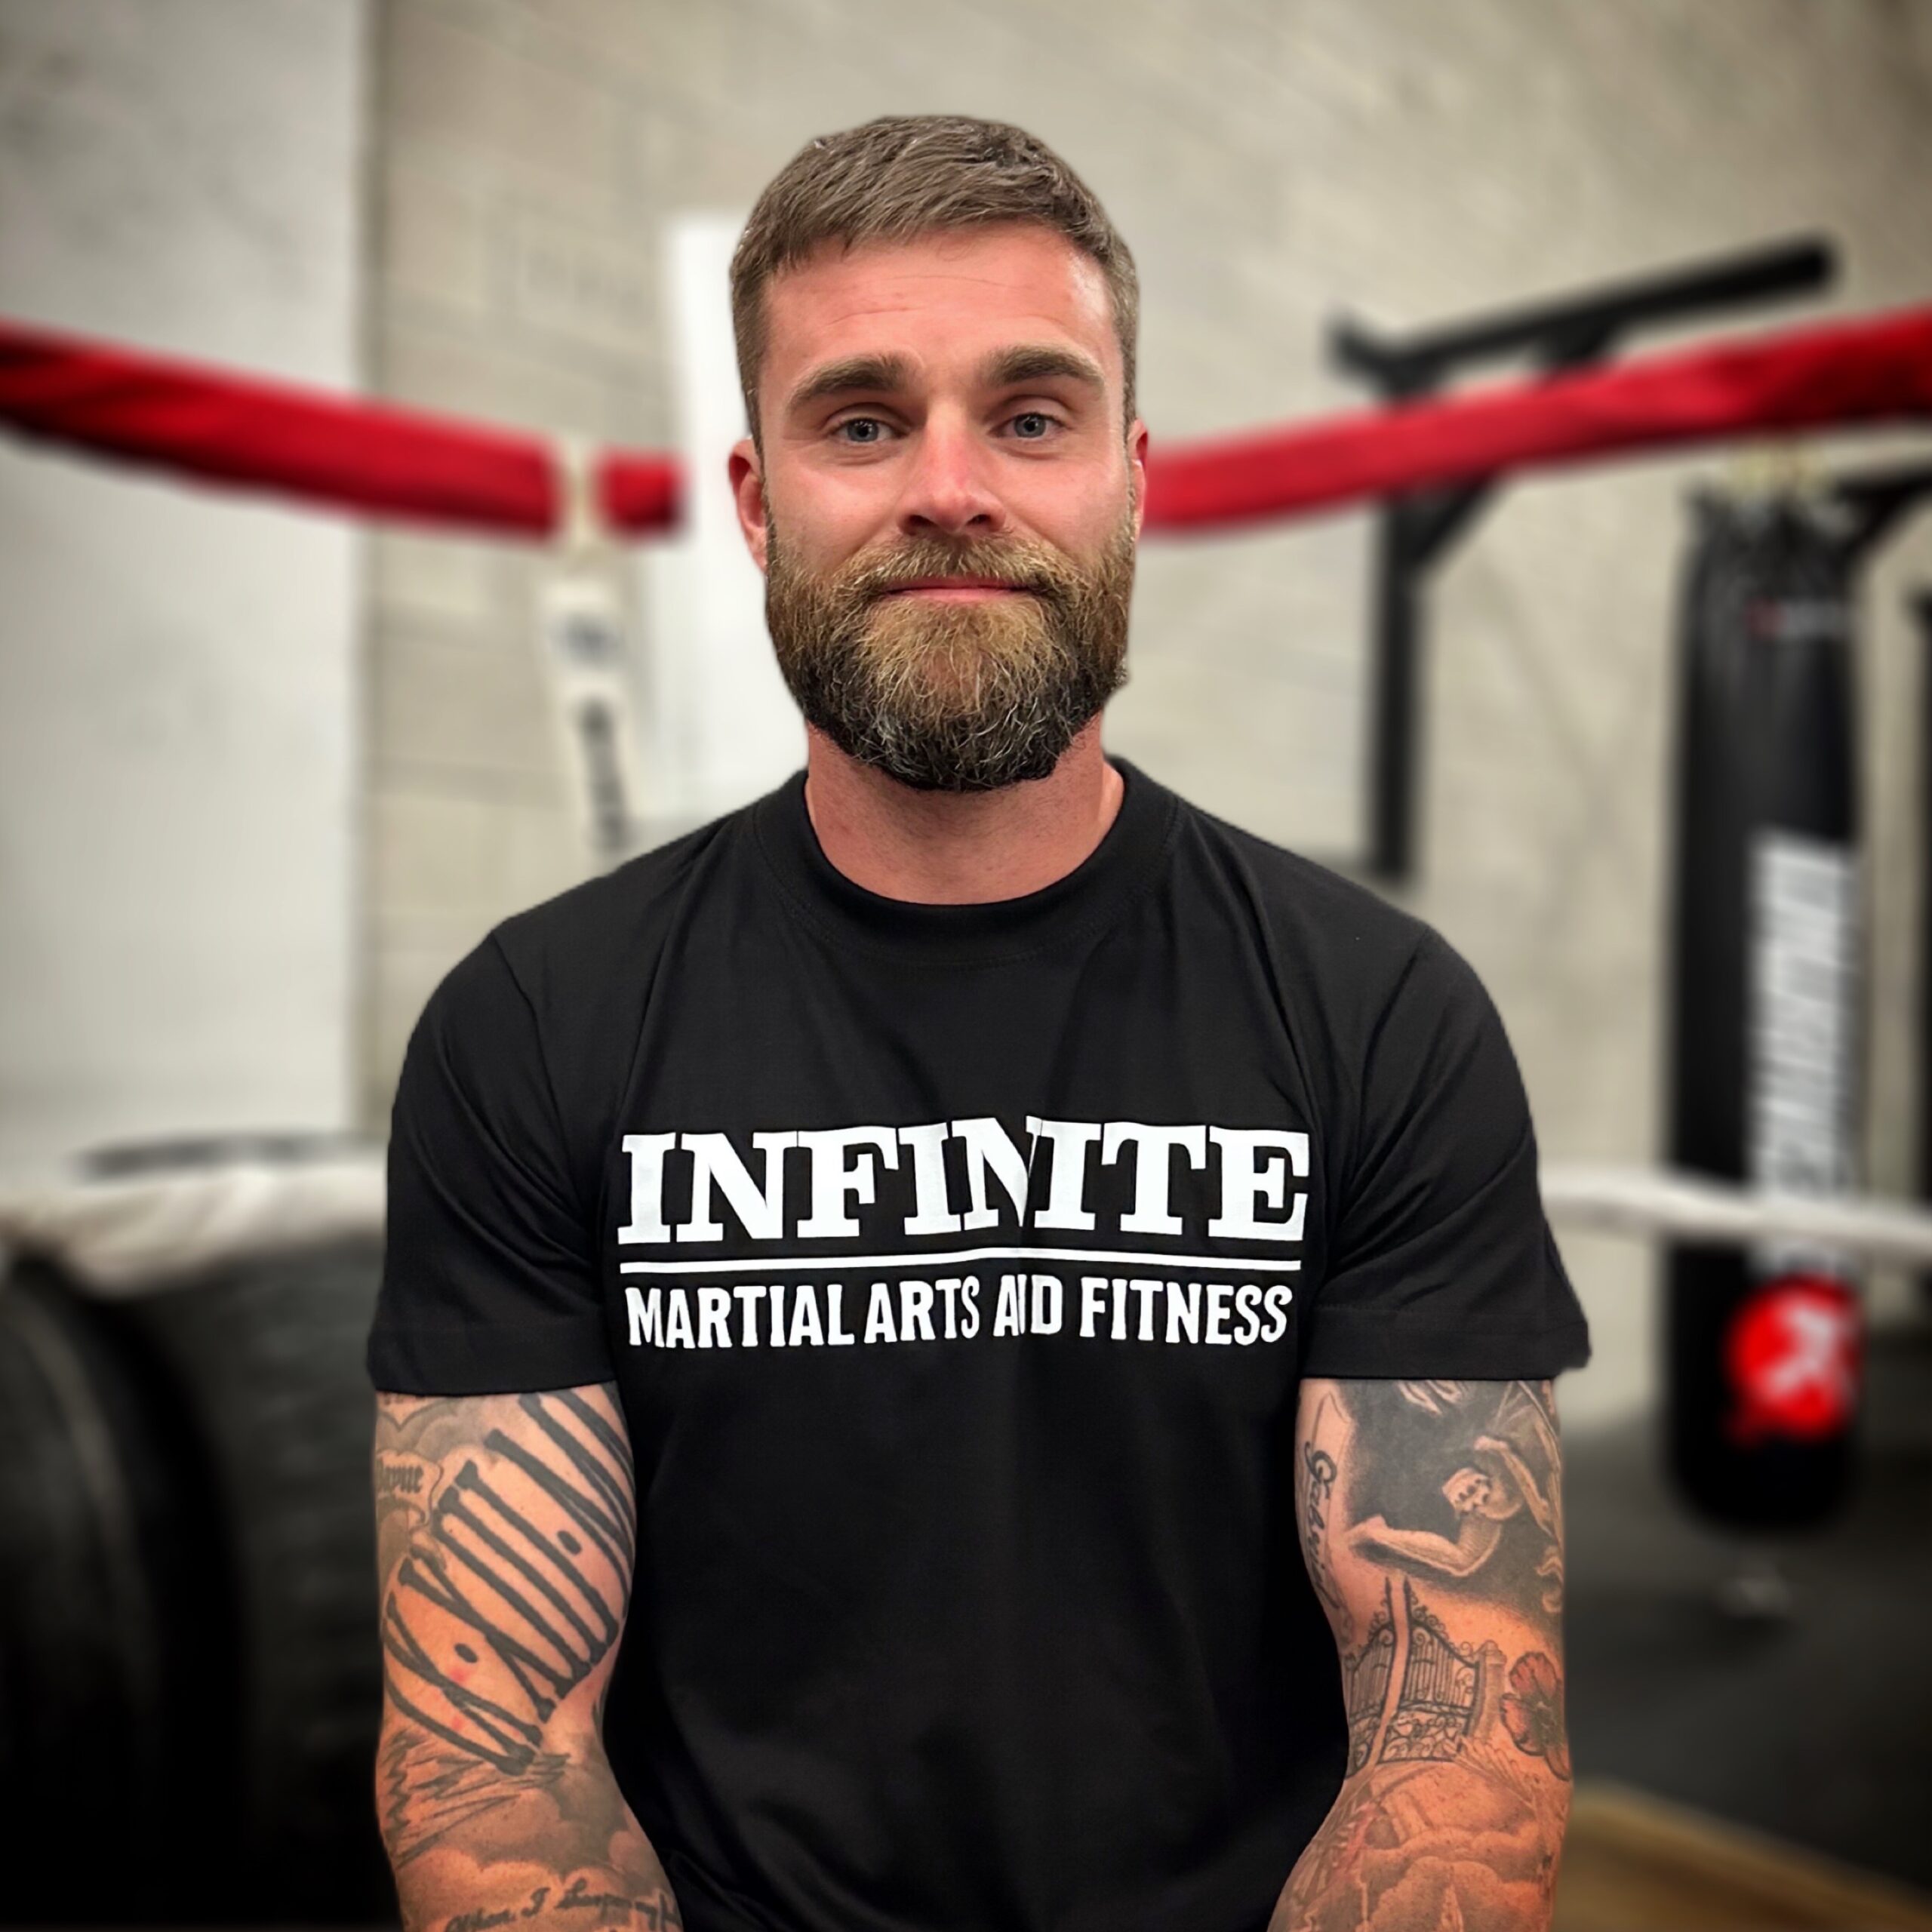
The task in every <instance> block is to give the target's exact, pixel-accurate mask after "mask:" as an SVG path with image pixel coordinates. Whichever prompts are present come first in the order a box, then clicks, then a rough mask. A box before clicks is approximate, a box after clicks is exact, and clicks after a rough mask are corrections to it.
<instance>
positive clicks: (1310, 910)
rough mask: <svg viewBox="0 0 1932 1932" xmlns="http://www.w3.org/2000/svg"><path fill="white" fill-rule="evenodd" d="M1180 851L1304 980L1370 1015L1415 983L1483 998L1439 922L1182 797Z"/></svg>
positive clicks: (1188, 866) (1304, 985)
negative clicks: (1431, 922) (1433, 923)
mask: <svg viewBox="0 0 1932 1932" xmlns="http://www.w3.org/2000/svg"><path fill="white" fill-rule="evenodd" d="M1177 804H1178V806H1179V811H1178V814H1177V817H1178V827H1177V841H1176V851H1177V858H1178V860H1179V861H1180V864H1181V866H1183V869H1184V870H1186V872H1189V873H1190V874H1192V875H1194V876H1195V878H1197V879H1198V881H1200V882H1201V884H1202V885H1203V886H1204V888H1205V889H1206V890H1207V891H1209V892H1210V893H1211V894H1214V895H1216V896H1217V897H1223V898H1224V899H1226V900H1229V901H1231V902H1232V903H1234V904H1235V905H1237V906H1239V907H1240V908H1241V909H1242V910H1244V912H1245V913H1246V914H1247V917H1248V918H1251V920H1253V921H1254V922H1255V923H1256V924H1257V928H1259V930H1260V935H1261V937H1263V940H1264V941H1265V943H1267V944H1268V945H1269V946H1270V947H1271V948H1272V949H1273V950H1274V951H1275V953H1276V955H1278V958H1279V960H1280V961H1281V965H1282V967H1283V968H1284V970H1285V971H1287V972H1288V973H1290V974H1292V976H1293V978H1294V981H1295V982H1296V983H1297V986H1298V987H1299V988H1300V989H1301V990H1303V992H1312V994H1314V995H1315V996H1316V998H1318V999H1319V1000H1321V1001H1324V1002H1326V1003H1331V1004H1335V1005H1337V1006H1338V1007H1340V1008H1346V1009H1347V1010H1349V1011H1352V1012H1354V1013H1355V1014H1358V1015H1359V1016H1360V1017H1363V1018H1364V1019H1366V1018H1369V1017H1372V1016H1373V1015H1374V1014H1377V1013H1379V1012H1380V1011H1384V1010H1386V1008H1387V1007H1388V1005H1389V1004H1390V1003H1391V1002H1392V1001H1396V1000H1398V999H1399V998H1402V997H1403V996H1404V995H1405V994H1407V993H1410V992H1414V991H1417V990H1421V991H1423V992H1429V993H1432V994H1434V995H1436V996H1438V997H1439V996H1443V995H1451V996H1454V995H1457V994H1461V995H1468V994H1469V993H1473V994H1474V995H1475V996H1477V997H1478V998H1480V997H1481V986H1480V984H1479V983H1478V981H1477V980H1476V977H1475V974H1474V973H1473V972H1472V971H1471V969H1470V968H1469V966H1468V964H1466V962H1465V961H1463V959H1462V958H1461V957H1460V955H1459V954H1457V952H1456V951H1455V950H1454V948H1453V947H1451V946H1450V945H1449V944H1448V943H1447V941H1446V940H1444V939H1443V937H1441V934H1439V933H1438V932H1437V931H1436V930H1435V928H1434V927H1432V926H1431V925H1429V924H1427V923H1426V921H1423V920H1422V919H1420V918H1417V916H1416V915H1414V913H1412V912H1407V911H1406V910H1404V909H1403V908H1402V907H1401V906H1396V905H1393V904H1392V903H1390V902H1389V900H1386V899H1384V898H1383V897H1381V895H1380V894H1378V893H1377V892H1375V891H1372V890H1371V888H1369V887H1367V886H1366V885H1364V884H1362V883H1361V881H1358V880H1356V879H1353V878H1349V877H1347V876H1346V875H1344V874H1343V873H1341V872H1337V871H1336V870H1334V869H1333V868H1332V867H1331V866H1325V865H1322V864H1321V863H1318V861H1316V860H1313V859H1310V858H1308V857H1305V856H1304V855H1303V854H1301V853H1299V852H1296V851H1291V850H1290V849H1289V848H1287V847H1286V846H1284V845H1279V844H1275V843H1274V842H1273V841H1271V840H1269V839H1266V838H1261V837H1260V836H1258V835H1257V834H1256V833H1254V832H1248V831H1246V830H1244V829H1242V828H1241V826H1237V825H1232V824H1230V823H1229V822H1228V821H1227V820H1225V819H1222V818H1218V817H1216V816H1215V815H1214V814H1213V813H1212V812H1210V811H1204V810H1203V809H1202V808H1201V807H1200V806H1198V805H1195V804H1190V803H1189V801H1186V799H1180V800H1178V801H1177Z"/></svg>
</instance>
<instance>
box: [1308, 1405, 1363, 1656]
mask: <svg viewBox="0 0 1932 1932" xmlns="http://www.w3.org/2000/svg"><path fill="white" fill-rule="evenodd" d="M1337 1418H1338V1411H1337V1406H1336V1404H1334V1402H1333V1401H1328V1400H1327V1399H1325V1398H1324V1401H1322V1402H1321V1404H1320V1406H1319V1407H1318V1408H1317V1409H1316V1411H1315V1420H1314V1423H1313V1424H1312V1426H1311V1427H1310V1428H1309V1432H1308V1436H1307V1439H1306V1441H1303V1443H1302V1444H1301V1457H1300V1464H1299V1466H1298V1469H1297V1474H1298V1475H1299V1478H1300V1500H1301V1509H1300V1527H1301V1547H1302V1556H1303V1561H1305V1562H1306V1564H1307V1565H1308V1579H1309V1582H1310V1583H1312V1584H1313V1585H1314V1586H1315V1595H1317V1596H1318V1597H1319V1598H1321V1602H1322V1606H1323V1607H1324V1609H1325V1610H1326V1611H1327V1613H1328V1618H1329V1621H1330V1622H1331V1623H1333V1624H1334V1626H1335V1628H1336V1632H1337V1637H1338V1638H1339V1639H1340V1641H1343V1643H1346V1641H1347V1640H1348V1634H1349V1626H1350V1618H1349V1607H1348V1603H1347V1601H1346V1599H1345V1598H1343V1595H1342V1592H1341V1588H1340V1585H1339V1584H1337V1583H1336V1581H1335V1573H1334V1568H1333V1567H1332V1566H1331V1564H1330V1561H1329V1558H1328V1524H1329V1516H1330V1512H1331V1509H1332V1507H1333V1505H1334V1496H1335V1478H1336V1475H1337V1472H1338V1467H1339V1466H1338V1465H1337V1463H1336V1460H1335V1451H1336V1447H1337V1445H1336V1444H1335V1443H1334V1436H1335V1434H1336V1432H1337V1429H1338V1427H1339V1422H1338V1419H1337Z"/></svg>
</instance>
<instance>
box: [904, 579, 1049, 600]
mask: <svg viewBox="0 0 1932 1932" xmlns="http://www.w3.org/2000/svg"><path fill="white" fill-rule="evenodd" d="M909 590H993V591H1009V592H1021V593H1023V594H1025V593H1026V592H1027V590H1028V586H1026V585H1025V584H1023V583H1013V582H1011V580H1008V579H1007V578H1004V577H914V578H913V579H912V580H911V581H910V582H909V583H895V584H894V585H893V586H891V588H890V589H888V590H887V591H886V592H884V595H886V596H888V597H897V596H898V595H900V593H901V592H905V591H909Z"/></svg>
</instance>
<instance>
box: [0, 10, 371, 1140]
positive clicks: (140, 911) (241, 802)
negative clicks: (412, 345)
mask: <svg viewBox="0 0 1932 1932" xmlns="http://www.w3.org/2000/svg"><path fill="white" fill-rule="evenodd" d="M364 26H365V21H364V18H363V10H362V8H361V5H359V4H350V3H348V0H168V4H167V5H155V4H154V3H153V0H63V4H61V5H59V6H51V5H47V4H46V3H45V0H0V314H5V315H8V316H11V317H13V318H17V319H20V320H26V321H38V322H41V323H43V324H46V325H51V326H56V327H59V328H68V329H73V330H76V331H81V332H83V333H88V334H98V335H100V336H103V337H110V338H114V339H118V340H123V341H128V342H133V343H142V344H146V345H147V346H151V347H153V348H156V349H164V350H168V351H171V352H176V353H178V354H181V355H192V356H194V357H196V358H205V359H208V360H210V361H217V362H223V363H230V364H233V365H239V366H242V367H244V368H252V369H256V370H260V371H267V372H269V373H272V374H276V375H280V376H286V377H298V378H302V379H306V380H313V381H315V382H319V383H328V384H329V385H331V386H337V387H341V386H352V385H353V383H355V380H356V377H357V370H356V364H357V347H358V297H359V286H360V269H361V251H362V240H361V222H360V194H361V173H360V162H361V150H360V140H361V128H362V113H363V78H364V70H363V56H364V52H365V46H364V37H363V33H364ZM0 611H4V617H0V900H4V905H5V912H4V915H0V1162H5V1164H8V1165H9V1166H10V1167H11V1166H14V1165H17V1164H28V1165H31V1164H38V1163H40V1162H42V1161H45V1160H47V1159H49V1158H52V1157H54V1156H57V1155H60V1154H62V1153H63V1152H67V1151H69V1150H71V1149H75V1148H77V1147H79V1146H85V1145H88V1144H91V1143H98V1142H100V1140H103V1139H108V1138H121V1137H148V1136H153V1135H165V1134H177V1133H183V1132H192V1131H220V1130H224V1129H231V1128H264V1127H285V1126H286V1127H322V1128H330V1127H337V1126H341V1125H344V1124H348V1122H349V1120H350V1118H351V1117H352V1111H353V1109H352V1038H353V1031H352V1023H351V989H352V966H353V951H354V948H353V937H354V928H355V918H356V896H357V885H356V865H357V860H358V838H357V836H356V832H357V822H356V811H355V799H356V792H357V786H358V774H357V771H356V761H355V746H356V739H357V732H356V719H355V690H356V681H355V660H356V655H357V642H358V635H359V623H358V617H359V612H358V586H357V577H356V568H355V543H354V539H353V537H352V535H351V534H350V532H349V530H348V529H347V528H346V527H343V526H341V525H336V524H334V523H331V522H329V521H324V520H321V519H318V518H312V517H308V516H303V515H294V514H291V513H289V512H284V511H281V510H278V509H273V508H270V507H269V506H266V505H265V504H263V503H243V502H242V501H241V500H238V499H237V498H234V497H223V496H215V495H211V494H206V493H202V492H197V491H189V490H186V489H183V488H179V487H177V486H176V485H172V484H169V483H167V482H164V481H159V480H157V479H155V478H149V477H142V476H137V475H134V474H133V473H132V472H115V471H113V470H110V469H106V468H104V467H102V466H99V465H97V464H94V463H91V462H88V461H86V460H82V459H79V458H77V457H68V456H63V455H57V454H52V453H50V452H48V451H42V450H37V449H35V448H32V446H31V445H24V444H20V443H14V442H11V441H9V442H7V443H4V444H0Z"/></svg>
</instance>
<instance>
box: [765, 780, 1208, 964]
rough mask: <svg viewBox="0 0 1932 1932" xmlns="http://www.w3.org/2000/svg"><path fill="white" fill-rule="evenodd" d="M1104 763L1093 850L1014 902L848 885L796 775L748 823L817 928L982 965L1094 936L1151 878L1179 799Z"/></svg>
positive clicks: (883, 948)
mask: <svg viewBox="0 0 1932 1932" xmlns="http://www.w3.org/2000/svg"><path fill="white" fill-rule="evenodd" d="M1107 762H1108V763H1109V764H1111V765H1112V767H1113V768H1114V769H1115V771H1118V773H1119V774H1120V775H1121V786H1122V788H1123V789H1122V792H1121V801H1120V809H1119V810H1118V811H1117V812H1115V814H1114V820H1113V823H1112V824H1111V825H1109V826H1108V827H1107V829H1106V832H1104V833H1103V835H1102V836H1101V839H1100V843H1099V844H1097V846H1095V847H1094V849H1093V851H1091V852H1090V853H1089V854H1088V855H1087V857H1085V858H1084V859H1083V860H1081V862H1080V863H1079V864H1078V865H1077V866H1075V867H1074V869H1073V870H1072V872H1068V873H1066V875H1064V876H1063V877H1062V878H1057V879H1055V880H1054V881H1053V883H1052V884H1050V885H1044V886H1041V888H1039V890H1038V891H1036V892H1028V893H1023V894H1020V896H1019V897H1017V898H1014V899H990V900H980V901H979V902H977V903H974V904H971V905H964V906H953V905H933V904H931V903H927V902H925V901H923V900H911V899H894V898H890V897H887V896H886V895H885V894H883V893H878V892H873V891H870V890H869V888H866V887H865V886H863V885H860V884H858V883H857V881H854V880H852V879H849V878H847V877H846V876H845V875H844V873H843V872H841V871H840V870H839V869H838V867H837V866H835V865H834V864H833V863H832V861H831V860H829V859H828V858H827V857H826V855H825V848H823V846H822V845H820V843H819V841H818V833H817V831H816V830H815V829H814V827H813V825H812V822H811V813H810V812H809V811H808V810H807V809H806V806H805V774H804V772H802V771H798V772H795V773H793V774H792V776H791V777H789V779H787V780H786V782H785V783H783V785H781V786H780V787H779V788H778V789H777V791H776V792H771V794H769V795H768V796H767V797H765V798H762V799H761V800H760V801H758V804H756V805H755V807H753V808H752V829H753V832H754V833H755V836H756V838H757V841H758V845H759V847H760V848H761V850H762V851H763V852H764V857H765V859H766V861H767V863H768V864H769V865H770V866H771V870H772V872H773V873H774V876H775V877H776V878H777V882H778V884H779V885H780V888H782V889H783V891H784V892H785V893H786V896H787V897H789V899H790V900H792V903H793V904H794V905H795V906H797V908H798V910H799V911H800V912H801V913H802V914H803V915H804V916H805V918H808V920H810V921H811V922H812V923H813V924H814V925H817V927H819V928H820V929H821V930H822V931H826V932H827V933H829V934H831V935H832V937H837V938H840V939H842V940H847V941H849V942H851V943H856V944H858V945H860V946H864V947H866V948H867V949H869V950H871V951H873V952H889V953H894V954H897V955H900V956H906V957H912V958H925V959H930V960H936V961H946V960H951V961H968V960H970V961H973V962H974V963H976V964H985V963H986V962H987V961H990V960H995V959H1001V958H1017V957H1019V956H1020V955H1024V954H1026V953H1029V952H1038V951H1041V950H1042V949H1044V948H1046V947H1048V946H1057V945H1060V944H1063V943H1071V942H1072V941H1073V940H1076V939H1078V938H1080V937H1083V936H1085V935H1087V934H1091V933H1092V932H1093V931H1096V930H1097V929H1098V928H1101V927H1103V926H1105V925H1106V924H1109V923H1110V922H1111V921H1112V919H1113V918H1114V917H1115V915H1117V914H1118V912H1120V911H1121V909H1122V908H1123V907H1124V906H1125V905H1126V903H1127V902H1128V900H1130V899H1131V898H1132V897H1134V896H1135V895H1136V894H1137V893H1138V891H1140V889H1141V888H1143V886H1145V885H1146V884H1147V883H1148V881H1149V880H1150V879H1151V878H1152V875H1153V872H1154V870H1155V866H1156V864H1157V863H1158V861H1159V860H1160V859H1161V857H1162V855H1163V854H1164V852H1165V851H1166V849H1167V847H1168V841H1169V839H1170V837H1171V832H1172V829H1173V826H1174V811H1175V806H1176V804H1177V800H1176V798H1175V796H1174V793H1173V792H1170V791H1169V790H1168V789H1167V788H1166V787H1165V786H1163V785H1160V784H1158V783H1155V780H1152V779H1151V778H1149V777H1148V776H1147V775H1146V773H1144V772H1143V771H1140V770H1139V769H1137V768H1136V767H1135V766H1134V765H1132V764H1129V763H1128V761H1127V760H1126V759H1125V758H1115V757H1112V756H1111V755H1110V756H1109V758H1108V760H1107Z"/></svg>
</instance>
